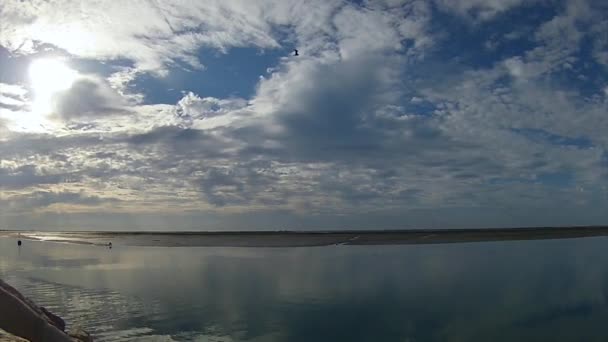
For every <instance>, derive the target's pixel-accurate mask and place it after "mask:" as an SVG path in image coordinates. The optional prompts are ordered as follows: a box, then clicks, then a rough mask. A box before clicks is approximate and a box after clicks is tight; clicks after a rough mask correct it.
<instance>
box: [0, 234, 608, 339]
mask: <svg viewBox="0 0 608 342" xmlns="http://www.w3.org/2000/svg"><path fill="white" fill-rule="evenodd" d="M607 247H608V239H607V238H604V237H600V238H582V239H570V240H547V241H520V242H490V243H463V244H450V245H421V246H327V247H300V248H275V249H273V248H224V247H222V248H218V247H214V248H201V247H187V248H168V247H131V246H129V247H127V246H118V247H114V248H113V249H107V248H104V247H101V246H87V245H75V244H60V243H51V242H36V241H26V242H25V244H24V245H23V246H22V247H21V248H18V247H17V245H16V241H15V240H14V239H9V238H1V239H0V277H1V278H2V279H4V280H5V281H7V282H9V283H10V284H12V285H13V286H15V287H16V288H18V289H19V290H21V291H22V292H23V293H24V294H26V295H28V296H30V297H31V298H33V299H34V300H35V301H36V302H38V303H39V304H41V305H43V306H46V307H48V308H49V309H51V311H54V312H56V313H58V314H59V315H61V316H62V317H64V318H65V319H66V321H67V322H68V324H69V325H71V326H76V325H78V326H81V327H84V328H85V329H88V330H89V331H90V332H92V333H93V334H94V335H95V336H96V337H97V340H98V341H605V340H606V336H607V334H606V330H605V329H604V327H605V322H606V321H607V320H608V305H607V303H608V248H607ZM0 310H1V308H0Z"/></svg>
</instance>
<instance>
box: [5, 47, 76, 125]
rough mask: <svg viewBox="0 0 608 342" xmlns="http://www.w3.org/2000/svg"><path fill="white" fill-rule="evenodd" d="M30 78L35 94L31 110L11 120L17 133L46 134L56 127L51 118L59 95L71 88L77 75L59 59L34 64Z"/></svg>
mask: <svg viewBox="0 0 608 342" xmlns="http://www.w3.org/2000/svg"><path fill="white" fill-rule="evenodd" d="M28 76H29V81H30V88H31V89H32V90H33V95H34V98H33V101H32V106H31V111H30V112H29V113H24V114H23V115H20V116H19V117H18V118H13V120H12V121H13V123H14V127H15V129H16V130H21V131H27V132H35V131H46V130H47V129H48V128H50V126H52V125H53V124H52V122H51V121H50V119H49V115H50V114H51V113H52V112H53V109H54V108H53V107H54V105H55V103H56V101H57V98H58V96H60V95H61V94H60V93H61V92H64V91H66V90H69V89H70V88H71V87H72V85H73V84H74V81H75V80H76V79H77V78H78V73H77V72H76V71H75V70H73V69H71V68H70V67H69V66H68V65H67V64H66V63H65V62H64V61H63V60H62V59H60V58H41V59H36V60H34V61H32V63H31V64H30V67H29V70H28Z"/></svg>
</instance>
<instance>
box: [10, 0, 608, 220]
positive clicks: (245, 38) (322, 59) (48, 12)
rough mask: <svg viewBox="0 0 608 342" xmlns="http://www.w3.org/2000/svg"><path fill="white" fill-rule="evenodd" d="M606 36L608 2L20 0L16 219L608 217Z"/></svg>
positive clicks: (13, 100) (14, 105) (13, 174)
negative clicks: (607, 210) (297, 52)
mask: <svg viewBox="0 0 608 342" xmlns="http://www.w3.org/2000/svg"><path fill="white" fill-rule="evenodd" d="M607 32H608V3H605V2H603V1H593V0H586V1H585V0H577V1H575V0H572V1H551V0H533V1H523V0H503V1H495V0H487V1H486V0H427V1H418V0H378V1H365V0H364V1H352V2H349V1H337V0H334V1H331V0H330V1H327V0H318V1H317V0H309V1H300V0H263V1H262V0H261V1H245V0H243V1H238V0H233V1H229V0H222V1H219V0H218V1H211V0H209V1H198V2H193V1H185V0H184V1H179V0H174V1H163V0H156V1H152V0H150V1H144V0H140V1H109V0H108V1H71V0H62V1H59V0H57V1H41V0H40V1H38V0H32V1H17V0H14V1H13V0H4V1H2V4H0V229H2V228H36V229H44V228H53V229H166V230H190V229H306V228H309V229H313V228H399V227H401V228H407V227H464V226H475V227H477V226H521V225H573V224H602V223H608V213H606V211H605V208H606V207H607V205H608V188H607V186H608V182H607V181H608V153H607V152H606V149H607V147H608V135H607V134H606V131H607V130H608V110H607V109H608V74H607V70H608V69H607V68H608V35H607ZM293 49H298V50H299V56H293Z"/></svg>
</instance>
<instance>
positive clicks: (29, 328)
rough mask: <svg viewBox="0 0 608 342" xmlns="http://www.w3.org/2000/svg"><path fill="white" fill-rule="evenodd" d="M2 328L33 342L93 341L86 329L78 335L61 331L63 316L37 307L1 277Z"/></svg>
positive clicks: (0, 312) (0, 304)
mask: <svg viewBox="0 0 608 342" xmlns="http://www.w3.org/2000/svg"><path fill="white" fill-rule="evenodd" d="M0 329H4V331H6V332H7V333H10V334H12V335H15V336H19V337H22V338H24V339H26V340H29V341H30V342H74V341H86V342H89V341H92V338H91V336H90V335H89V334H87V333H85V332H80V333H79V334H77V335H75V336H76V337H71V336H68V334H66V333H65V332H64V331H62V329H65V322H64V321H63V319H61V318H60V317H58V316H56V315H54V314H53V313H51V312H49V311H48V310H46V309H44V308H41V307H39V306H37V305H36V304H35V303H34V302H33V301H31V300H30V299H28V298H26V297H25V296H23V295H22V294H21V293H19V291H17V290H16V289H15V288H14V287H12V286H10V285H8V284H7V283H5V282H3V281H2V280H0ZM1 336H2V335H0V337H1ZM80 337H82V338H80ZM7 338H9V337H7ZM6 341H11V342H12V341H19V340H15V339H12V340H10V339H8V340H6Z"/></svg>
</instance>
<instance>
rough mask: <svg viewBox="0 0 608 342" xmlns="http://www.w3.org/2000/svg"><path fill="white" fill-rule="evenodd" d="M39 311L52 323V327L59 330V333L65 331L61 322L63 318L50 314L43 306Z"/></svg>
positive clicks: (63, 323) (63, 322)
mask: <svg viewBox="0 0 608 342" xmlns="http://www.w3.org/2000/svg"><path fill="white" fill-rule="evenodd" d="M40 310H41V311H42V312H43V313H44V314H45V315H46V317H48V319H49V320H50V321H51V322H52V323H53V325H54V326H56V327H57V328H59V330H61V331H65V321H64V320H63V318H61V317H59V316H57V315H55V314H54V313H52V312H50V311H49V310H47V309H46V308H45V307H44V306H41V307H40Z"/></svg>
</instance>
